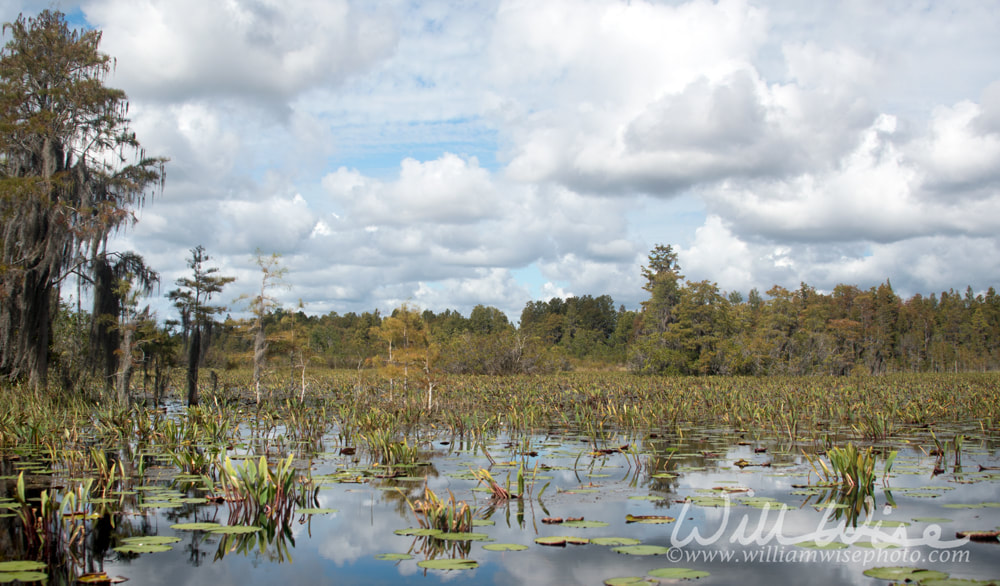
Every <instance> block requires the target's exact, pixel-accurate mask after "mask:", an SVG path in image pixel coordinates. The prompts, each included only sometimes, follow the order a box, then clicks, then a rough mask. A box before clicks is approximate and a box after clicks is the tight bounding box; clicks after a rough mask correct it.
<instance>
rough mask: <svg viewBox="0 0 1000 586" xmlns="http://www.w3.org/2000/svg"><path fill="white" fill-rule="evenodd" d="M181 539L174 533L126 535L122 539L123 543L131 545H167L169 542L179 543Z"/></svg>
mask: <svg viewBox="0 0 1000 586" xmlns="http://www.w3.org/2000/svg"><path fill="white" fill-rule="evenodd" d="M180 540H181V538H180V537H174V536H173V535H141V536H137V537H126V538H124V539H122V543H125V544H129V545H133V544H140V545H165V544H168V543H177V542H178V541H180Z"/></svg>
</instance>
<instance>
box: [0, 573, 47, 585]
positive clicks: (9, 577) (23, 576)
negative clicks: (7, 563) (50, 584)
mask: <svg viewBox="0 0 1000 586" xmlns="http://www.w3.org/2000/svg"><path fill="white" fill-rule="evenodd" d="M48 579H49V576H48V574H46V573H45V572H2V573H0V583H4V584H7V583H10V582H41V581H43V580H48Z"/></svg>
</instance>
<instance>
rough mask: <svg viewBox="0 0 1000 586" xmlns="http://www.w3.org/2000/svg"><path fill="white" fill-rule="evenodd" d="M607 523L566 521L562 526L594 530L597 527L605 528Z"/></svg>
mask: <svg viewBox="0 0 1000 586" xmlns="http://www.w3.org/2000/svg"><path fill="white" fill-rule="evenodd" d="M608 525H609V523H605V522H604V521H566V522H565V523H563V524H562V526H563V527H576V528H577V529H595V528H599V527H607V526H608Z"/></svg>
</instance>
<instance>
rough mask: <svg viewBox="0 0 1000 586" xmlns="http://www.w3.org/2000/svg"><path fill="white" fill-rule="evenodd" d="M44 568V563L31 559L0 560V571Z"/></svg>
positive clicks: (26, 570) (28, 570)
mask: <svg viewBox="0 0 1000 586" xmlns="http://www.w3.org/2000/svg"><path fill="white" fill-rule="evenodd" d="M44 569H45V564H43V563H42V562H34V561H31V560H22V561H13V562H0V572H33V571H35V570H44Z"/></svg>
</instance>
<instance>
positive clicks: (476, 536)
mask: <svg viewBox="0 0 1000 586" xmlns="http://www.w3.org/2000/svg"><path fill="white" fill-rule="evenodd" d="M434 539H441V540H443V541H489V539H490V536H489V535H487V534H485V533H471V532H465V531H462V532H452V533H438V534H437V535H435V536H434Z"/></svg>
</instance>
